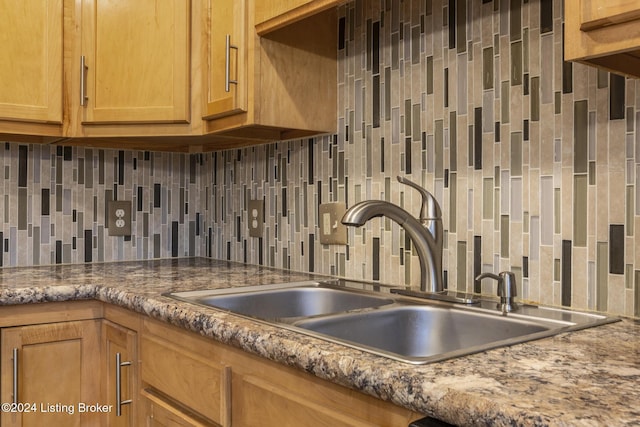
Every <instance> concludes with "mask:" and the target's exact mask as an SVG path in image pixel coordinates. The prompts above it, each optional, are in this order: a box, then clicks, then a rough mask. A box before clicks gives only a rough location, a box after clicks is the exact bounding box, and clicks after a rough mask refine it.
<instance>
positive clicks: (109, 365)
mask: <svg viewBox="0 0 640 427" xmlns="http://www.w3.org/2000/svg"><path fill="white" fill-rule="evenodd" d="M102 337H103V338H102V345H103V348H102V360H103V367H104V370H105V375H104V377H105V381H103V384H104V387H105V390H104V393H105V394H104V395H103V396H104V399H103V401H104V402H105V403H106V404H107V405H109V406H110V407H112V408H113V410H112V411H110V412H109V413H107V414H106V415H105V417H106V419H107V425H108V426H116V427H129V426H131V427H133V426H135V425H136V410H137V407H138V402H137V400H138V388H137V370H138V363H137V361H138V352H137V349H138V346H137V334H136V332H135V331H132V330H130V329H128V328H125V327H123V326H121V325H118V324H116V323H113V322H111V321H109V320H103V322H102ZM118 408H119V409H118Z"/></svg>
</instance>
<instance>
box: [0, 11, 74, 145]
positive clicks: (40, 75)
mask: <svg viewBox="0 0 640 427" xmlns="http://www.w3.org/2000/svg"><path fill="white" fill-rule="evenodd" d="M63 12H64V9H63V1H62V0H24V1H14V0H0V14H1V15H2V25H0V46H1V48H0V64H2V66H0V134H1V133H5V134H14V135H16V136H17V135H20V134H24V135H30V134H31V135H40V136H60V135H61V132H62V126H61V125H62V119H63V116H62V67H63V65H62V64H63Z"/></svg>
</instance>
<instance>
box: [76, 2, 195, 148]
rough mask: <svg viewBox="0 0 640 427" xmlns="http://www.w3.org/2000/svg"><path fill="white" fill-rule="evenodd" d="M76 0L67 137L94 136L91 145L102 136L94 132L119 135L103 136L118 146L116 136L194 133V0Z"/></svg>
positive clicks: (121, 141)
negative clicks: (78, 25)
mask: <svg viewBox="0 0 640 427" xmlns="http://www.w3.org/2000/svg"><path fill="white" fill-rule="evenodd" d="M79 4H80V6H78V7H77V8H76V10H75V13H76V15H77V16H78V17H79V18H78V19H77V21H78V22H80V23H81V31H80V32H79V33H78V34H76V38H78V39H79V40H80V42H79V43H77V46H78V47H77V49H76V51H75V52H74V55H73V57H72V58H73V59H72V62H73V64H74V65H73V66H72V69H71V70H70V71H69V73H70V75H71V81H72V82H73V84H72V85H73V86H74V88H73V89H72V90H70V92H71V93H70V110H71V113H70V115H69V117H70V123H69V128H68V133H69V136H72V137H76V138H94V139H97V141H94V142H97V144H96V145H100V144H101V143H103V142H104V141H100V140H99V138H120V140H118V139H112V140H111V143H112V144H113V143H114V142H115V143H116V145H120V146H121V147H125V148H126V147H127V140H125V139H123V138H129V137H159V136H171V137H175V138H180V137H191V136H197V135H200V134H201V133H202V120H201V119H200V105H201V101H200V99H201V98H200V88H201V85H200V84H199V82H200V80H199V78H198V76H199V72H200V58H201V56H202V55H201V37H200V31H201V30H202V28H201V26H200V22H201V18H200V14H201V4H202V2H201V1H193V2H192V1H189V0H167V1H158V0H134V1H131V0H112V1H104V0H84V1H82V2H79ZM78 8H79V9H78ZM196 100H197V102H196ZM194 109H196V110H195V111H192V110H194ZM192 113H195V114H196V120H192ZM79 141H80V142H82V143H84V144H85V145H92V142H91V140H79ZM147 143H149V142H148V141H147ZM183 143H184V141H183ZM156 145H157V146H160V147H161V146H162V144H161V143H156Z"/></svg>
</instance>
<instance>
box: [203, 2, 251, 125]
mask: <svg viewBox="0 0 640 427" xmlns="http://www.w3.org/2000/svg"><path fill="white" fill-rule="evenodd" d="M246 3H247V2H246V1H245V0H211V1H209V16H210V24H209V28H210V31H209V46H210V51H209V72H210V73H211V75H210V76H209V80H208V83H209V85H208V86H209V93H208V101H207V110H206V112H205V114H206V117H207V118H216V117H223V116H228V115H232V114H237V113H242V112H246V110H247V69H246V58H247V49H246V33H247V30H246V25H247V23H246V21H247V10H246Z"/></svg>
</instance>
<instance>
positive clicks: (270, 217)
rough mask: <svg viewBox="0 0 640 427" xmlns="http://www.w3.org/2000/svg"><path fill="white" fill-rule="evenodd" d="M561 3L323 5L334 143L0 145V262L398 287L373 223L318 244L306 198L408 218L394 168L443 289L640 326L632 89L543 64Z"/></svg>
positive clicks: (394, 266)
mask: <svg viewBox="0 0 640 427" xmlns="http://www.w3.org/2000/svg"><path fill="white" fill-rule="evenodd" d="M562 4H563V2H562V1H561V0H528V1H526V0H509V1H507V0H489V1H482V2H468V1H461V0H403V1H401V0H373V1H363V0H355V1H352V2H350V3H348V4H346V5H344V6H341V7H340V8H339V25H338V29H339V42H338V46H337V49H338V67H337V72H338V87H337V90H338V105H337V110H338V129H336V134H334V135H328V136H320V137H316V138H312V139H304V140H295V141H288V142H279V143H274V144H268V145H262V146H255V147H248V148H242V149H238V150H229V151H223V152H215V153H206V154H197V155H189V154H169V153H155V152H151V153H150V152H137V151H118V150H101V149H95V148H94V149H90V148H77V147H74V148H61V147H52V146H46V145H43V146H41V145H27V144H17V143H6V144H4V146H3V147H0V148H1V150H0V165H2V166H3V168H4V178H5V179H4V181H3V182H2V184H0V185H2V189H1V190H2V191H1V194H2V197H3V198H2V200H0V203H1V205H2V208H1V209H0V215H1V217H2V221H1V222H0V242H2V248H1V249H2V256H0V263H1V264H2V266H15V265H25V266H26V265H40V264H51V263H58V262H59V263H82V262H102V261H115V260H135V259H148V258H158V257H175V256H180V257H182V256H209V257H214V258H220V259H228V260H233V261H240V262H246V263H250V264H260V265H266V266H273V267H281V268H288V269H293V270H298V271H308V272H317V273H324V274H333V275H339V276H344V277H348V278H351V279H363V280H379V281H381V282H385V283H395V284H407V285H411V286H417V285H418V283H419V280H420V278H419V274H420V271H419V265H418V260H417V258H416V255H415V252H414V250H413V249H412V247H411V242H410V240H409V239H408V237H407V236H406V235H405V233H404V232H403V230H402V229H401V228H400V227H399V226H398V225H397V224H395V223H393V222H391V221H389V220H387V219H384V218H376V219H373V220H371V221H369V223H367V224H366V225H365V226H364V227H362V228H358V229H356V228H349V229H348V241H349V245H348V246H326V245H321V244H320V242H319V238H318V230H319V229H318V226H317V224H318V205H319V204H320V203H324V202H332V201H341V202H346V204H347V205H348V206H351V205H353V204H355V203H357V202H358V201H361V200H366V199H383V200H387V201H390V202H393V203H396V204H398V205H400V206H402V207H404V208H405V209H407V210H409V211H410V212H412V213H414V214H416V215H417V214H418V212H419V209H420V198H419V195H418V193H417V192H416V191H414V190H412V189H410V188H408V187H405V186H402V185H400V184H399V183H398V182H397V181H396V179H395V177H396V176H397V175H403V176H407V177H409V179H411V180H413V181H416V182H418V183H420V184H421V185H423V186H424V187H425V188H427V189H429V190H430V191H431V192H432V193H433V194H434V195H435V196H436V198H437V199H438V200H439V201H440V203H441V206H442V211H443V221H444V229H445V250H444V269H445V277H446V282H447V284H448V286H449V288H451V289H459V290H466V291H476V292H478V291H480V292H483V293H489V294H491V293H494V292H495V284H492V283H491V282H483V283H482V285H481V286H480V285H478V284H475V283H474V281H473V277H474V276H475V275H477V274H478V273H480V272H482V271H502V270H512V271H513V272H514V273H516V276H517V281H518V284H519V288H518V293H519V294H520V295H521V297H522V298H523V299H525V300H529V301H533V302H538V303H543V304H551V305H558V306H560V305H565V306H571V307H574V308H578V309H593V310H599V311H606V312H609V313H618V314H625V315H631V316H637V317H640V83H639V82H638V81H636V80H631V79H624V78H622V77H619V76H616V75H613V74H609V73H606V72H602V71H598V70H596V69H594V68H590V67H587V66H583V65H580V64H572V63H565V62H563V60H562V43H563V36H562ZM310 96H313V93H311V92H310ZM111 199H118V200H132V202H133V211H134V213H133V215H134V218H133V230H134V234H133V236H131V238H123V237H109V236H108V234H107V230H106V228H105V227H106V225H105V221H104V217H105V201H107V200H111ZM251 199H259V200H262V201H263V202H264V207H265V211H264V212H265V224H264V234H263V236H262V237H261V238H252V237H249V230H248V225H247V221H248V218H247V212H246V208H247V206H248V201H249V200H251Z"/></svg>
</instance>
